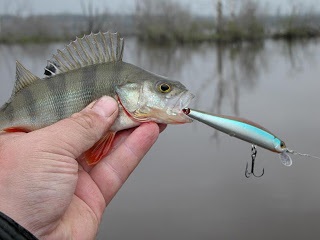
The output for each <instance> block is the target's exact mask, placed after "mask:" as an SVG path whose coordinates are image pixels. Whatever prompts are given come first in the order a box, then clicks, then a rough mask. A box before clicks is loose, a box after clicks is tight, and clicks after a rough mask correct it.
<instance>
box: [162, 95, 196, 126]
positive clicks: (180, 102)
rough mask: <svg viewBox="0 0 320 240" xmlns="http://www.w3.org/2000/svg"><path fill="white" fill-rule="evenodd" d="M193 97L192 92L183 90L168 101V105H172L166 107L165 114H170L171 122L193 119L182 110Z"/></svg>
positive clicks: (185, 121)
mask: <svg viewBox="0 0 320 240" xmlns="http://www.w3.org/2000/svg"><path fill="white" fill-rule="evenodd" d="M193 98H194V95H193V94H192V93H190V92H189V91H184V92H182V93H180V94H179V95H177V96H176V97H174V98H172V99H170V100H169V101H168V105H172V107H169V108H168V109H167V114H168V115H169V116H171V119H172V120H173V123H190V122H192V121H193V120H192V119H191V118H190V117H189V116H187V114H185V111H184V109H186V108H187V107H188V105H189V104H190V102H191V100H192V99H193Z"/></svg>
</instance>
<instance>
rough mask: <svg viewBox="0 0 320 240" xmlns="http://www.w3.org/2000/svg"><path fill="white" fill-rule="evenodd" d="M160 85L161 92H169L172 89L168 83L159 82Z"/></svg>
mask: <svg viewBox="0 0 320 240" xmlns="http://www.w3.org/2000/svg"><path fill="white" fill-rule="evenodd" d="M158 87H159V90H160V92H162V93H168V92H170V91H171V87H170V85H169V84H167V83H161V84H159V86H158Z"/></svg>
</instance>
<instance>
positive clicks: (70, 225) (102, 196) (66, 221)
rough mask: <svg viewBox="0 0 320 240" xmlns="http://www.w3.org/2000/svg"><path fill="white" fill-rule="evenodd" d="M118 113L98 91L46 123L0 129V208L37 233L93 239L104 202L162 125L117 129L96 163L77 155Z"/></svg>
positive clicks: (45, 236) (112, 104) (87, 147)
mask: <svg viewBox="0 0 320 240" xmlns="http://www.w3.org/2000/svg"><path fill="white" fill-rule="evenodd" d="M117 115H118V108H117V103H116V101H115V100H113V99H112V98H110V97H103V98H101V99H99V100H98V101H97V102H96V103H92V104H90V105H89V106H88V107H87V108H85V109H84V110H82V111H81V112H79V113H76V114H74V115H73V116H72V117H70V118H68V119H64V120H62V121H59V122H57V123H55V124H53V125H51V126H49V127H46V128H42V129H39V130H36V131H33V132H30V133H27V134H26V133H10V134H7V133H2V134H0V164H1V168H0V211H2V212H4V213H5V214H7V215H8V216H9V217H11V218H12V219H14V220H15V221H16V222H18V223H19V224H20V225H22V226H23V227H25V228H26V229H28V230H29V231H30V232H31V233H33V234H34V235H35V236H36V237H38V238H40V239H94V237H95V236H96V234H97V231H98V227H99V224H100V222H101V218H102V214H103V212H104V209H105V207H106V206H107V205H108V204H109V203H110V201H111V199H112V198H113V197H114V196H115V194H116V193H117V192H118V190H119V189H120V187H121V186H122V185H123V183H124V182H125V181H126V179H127V178H128V177H129V175H130V173H131V172H132V171H133V170H134V169H135V167H136V166H137V165H138V164H139V162H140V160H141V159H142V158H143V156H144V155H145V154H146V153H147V152H148V150H149V149H150V147H151V146H152V145H153V144H154V142H155V141H156V139H157V137H158V135H159V132H160V129H161V130H163V129H164V126H160V129H159V126H158V125H157V124H155V123H143V124H142V125H140V126H139V127H138V128H136V129H129V130H125V131H122V132H120V133H119V134H117V135H116V139H115V142H114V146H113V149H112V151H111V153H110V154H109V155H108V156H107V157H106V158H104V159H103V160H101V161H100V162H99V163H98V164H97V165H95V166H88V165H86V163H84V162H80V161H77V160H76V159H77V158H78V157H79V156H80V155H81V154H82V153H83V152H85V151H86V150H87V149H89V148H90V147H91V146H92V145H93V144H94V143H95V142H97V141H98V140H99V139H100V138H101V137H102V136H103V134H104V133H105V132H106V130H107V129H109V128H110V126H111V125H112V124H113V122H114V120H115V119H116V117H117Z"/></svg>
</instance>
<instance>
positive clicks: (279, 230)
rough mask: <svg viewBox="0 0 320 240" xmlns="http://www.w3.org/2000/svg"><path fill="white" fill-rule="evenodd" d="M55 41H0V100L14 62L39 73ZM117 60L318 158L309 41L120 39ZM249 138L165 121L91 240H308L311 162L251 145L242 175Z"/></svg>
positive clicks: (313, 225) (316, 66) (317, 59)
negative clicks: (252, 169) (250, 171)
mask: <svg viewBox="0 0 320 240" xmlns="http://www.w3.org/2000/svg"><path fill="white" fill-rule="evenodd" d="M61 47H63V44H62V43H56V44H49V45H47V44H39V45H35V44H30V45H23V46H20V45H0V74H1V75H0V76H1V78H0V104H2V103H4V102H5V101H6V100H7V99H8V98H9V97H10V94H11V89H12V88H13V84H14V79H15V61H16V60H18V61H20V62H21V63H22V64H23V65H24V66H25V67H26V68H28V69H29V70H30V71H31V72H33V73H34V74H36V75H38V76H43V68H44V66H45V65H46V60H47V59H49V58H50V56H51V54H52V53H54V52H55V50H56V49H57V48H61ZM124 60H125V61H126V62H130V63H133V64H135V65H138V66H140V67H143V68H145V69H147V70H150V71H153V72H155V73H158V74H160V75H165V76H169V77H170V78H173V79H175V80H179V81H181V82H182V83H183V84H185V85H186V86H187V87H188V88H189V89H190V90H191V92H193V93H194V94H195V95H196V98H195V99H194V101H193V102H192V103H191V106H192V107H194V108H197V109H201V110H205V111H209V112H213V113H221V114H227V115H235V116H241V117H245V118H247V119H250V120H253V121H255V122H258V123H260V124H261V125H263V126H264V127H266V128H267V129H269V130H270V131H272V132H274V133H275V134H276V135H277V136H279V137H280V138H281V139H283V140H284V141H285V142H286V143H287V145H288V147H289V148H292V149H295V150H297V151H301V152H304V153H310V154H313V155H317V156H320V140H319V133H320V128H319V123H320V107H319V104H320V94H319V91H320V45H319V42H318V41H306V42H295V43H287V42H282V41H265V42H262V43H256V44H250V43H243V44H234V45H216V44H201V45H198V46H182V47H174V46H172V47H155V46H146V45H142V44H139V43H138V42H137V41H136V40H135V39H128V40H127V41H126V46H125V49H124ZM250 152H251V146H250V144H248V143H245V142H242V141H240V140H238V139H235V138H232V137H229V136H228V135H226V134H223V133H219V132H217V131H215V130H213V129H211V128H209V127H207V126H204V125H202V124H200V123H197V122H194V123H191V124H186V125H179V126H168V128H167V129H166V131H165V132H163V133H162V134H161V136H160V138H159V140H158V141H157V143H156V144H155V145H154V147H153V148H152V149H151V151H150V152H149V153H148V154H147V156H146V157H145V158H144V160H143V161H142V163H141V164H140V165H139V166H138V168H137V169H136V171H135V172H134V173H133V174H132V175H131V177H130V178H129V179H128V181H127V182H126V184H125V185H124V186H123V188H122V189H121V190H120V192H119V193H118V195H117V196H116V197H115V198H114V199H113V201H112V202H111V204H110V206H109V207H108V208H107V210H106V212H105V214H104V218H103V223H102V225H101V228H100V231H99V234H98V237H97V238H98V239H106V238H108V239H112V240H117V239H153V240H160V239H161V240H162V239H167V240H169V239H184V240H189V239H190V240H191V239H192V240H193V239H201V240H203V239H243V240H249V239H261V240H263V239H274V240H275V239H290V240H293V239H316V238H318V237H319V236H320V228H319V227H318V226H319V222H320V204H319V203H320V174H318V172H319V170H320V161H319V160H317V159H312V158H306V157H301V156H293V157H292V158H293V165H292V166H291V167H285V166H283V165H282V164H281V163H280V160H279V158H278V156H277V154H275V153H272V152H269V151H267V150H264V149H261V148H258V154H257V158H256V171H257V173H258V174H259V173H260V172H261V171H262V169H263V168H264V169H265V174H264V176H263V177H261V178H254V177H251V178H246V177H245V175H244V172H245V166H246V163H247V162H250V160H251V157H250Z"/></svg>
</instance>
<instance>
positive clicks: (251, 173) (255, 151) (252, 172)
mask: <svg viewBox="0 0 320 240" xmlns="http://www.w3.org/2000/svg"><path fill="white" fill-rule="evenodd" d="M256 156H257V148H256V146H255V145H252V146H251V159H252V161H251V172H249V171H248V165H249V164H248V163H247V165H246V171H245V176H246V178H249V177H250V176H251V175H253V176H255V177H262V175H263V174H264V168H263V170H262V174H261V175H260V176H257V175H256V174H255V173H254V160H255V159H256Z"/></svg>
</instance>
